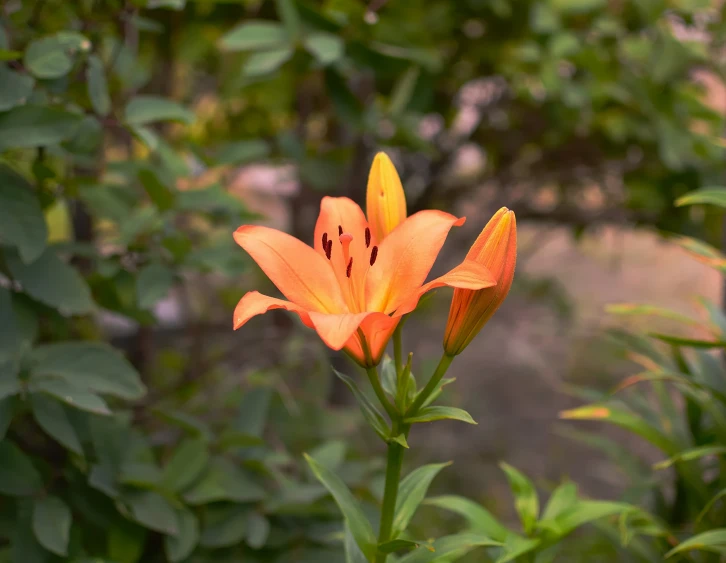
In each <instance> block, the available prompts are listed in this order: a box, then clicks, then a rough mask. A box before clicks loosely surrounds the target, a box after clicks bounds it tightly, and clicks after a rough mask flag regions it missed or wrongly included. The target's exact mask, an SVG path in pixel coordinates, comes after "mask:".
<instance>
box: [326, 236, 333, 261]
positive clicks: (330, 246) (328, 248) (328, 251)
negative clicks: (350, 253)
mask: <svg viewBox="0 0 726 563" xmlns="http://www.w3.org/2000/svg"><path fill="white" fill-rule="evenodd" d="M332 252H333V241H332V240H329V241H328V245H327V246H326V247H325V256H327V258H328V260H330V256H331V254H332Z"/></svg>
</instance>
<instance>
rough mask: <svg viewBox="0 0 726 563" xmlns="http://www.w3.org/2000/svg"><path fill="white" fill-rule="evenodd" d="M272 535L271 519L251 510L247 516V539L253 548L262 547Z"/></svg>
mask: <svg viewBox="0 0 726 563" xmlns="http://www.w3.org/2000/svg"><path fill="white" fill-rule="evenodd" d="M269 535H270V521H269V520H268V519H267V518H265V517H264V516H262V514H259V513H257V512H251V513H250V515H249V517H248V518H247V535H246V536H245V541H246V542H247V545H249V546H250V547H251V548H252V549H262V548H263V547H264V546H265V543H266V542H267V537H268V536H269Z"/></svg>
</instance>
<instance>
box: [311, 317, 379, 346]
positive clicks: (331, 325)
mask: <svg viewBox="0 0 726 563" xmlns="http://www.w3.org/2000/svg"><path fill="white" fill-rule="evenodd" d="M369 318H370V319H371V321H368V322H366V320H367V319H369ZM381 318H383V319H388V320H390V317H389V316H388V315H384V314H383V313H376V312H366V313H343V314H338V315H326V314H324V313H310V320H311V321H312V323H313V326H314V328H315V330H316V331H317V333H318V335H319V336H320V338H321V339H322V340H323V342H325V345H326V346H328V347H329V348H332V349H333V350H340V349H341V348H343V346H345V344H346V342H348V340H350V338H351V336H353V335H354V334H355V333H356V332H357V331H358V328H359V327H360V328H363V326H362V325H366V326H368V325H371V324H373V325H375V323H374V322H373V321H374V320H375V319H378V320H379V321H380V320H381Z"/></svg>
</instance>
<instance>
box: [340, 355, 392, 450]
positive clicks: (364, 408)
mask: <svg viewBox="0 0 726 563" xmlns="http://www.w3.org/2000/svg"><path fill="white" fill-rule="evenodd" d="M333 372H334V373H335V375H337V376H338V377H339V378H340V379H341V380H342V381H343V383H345V384H346V385H347V386H348V389H350V390H351V391H352V392H353V395H354V396H355V399H356V401H358V406H359V407H360V410H361V412H362V413H363V416H364V417H365V419H366V421H367V422H368V424H370V425H371V428H373V430H375V431H376V433H377V434H378V435H379V436H380V437H381V438H383V439H384V440H388V435H389V433H390V430H389V429H388V424H386V420H385V419H384V418H383V415H381V413H380V412H379V410H378V409H377V408H376V407H375V405H374V404H373V403H372V402H371V401H370V400H369V399H368V397H366V396H365V395H364V394H363V393H362V392H361V390H360V389H359V388H358V386H357V385H356V384H355V381H353V380H352V379H351V378H350V377H348V376H347V375H344V374H342V373H340V372H339V371H337V370H335V369H333Z"/></svg>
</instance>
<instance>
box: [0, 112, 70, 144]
mask: <svg viewBox="0 0 726 563" xmlns="http://www.w3.org/2000/svg"><path fill="white" fill-rule="evenodd" d="M82 119H83V116H81V115H79V114H76V113H71V112H68V111H64V110H61V109H57V108H53V107H48V106H31V105H24V106H18V107H15V108H13V109H11V110H10V111H6V112H3V113H0V151H4V150H7V149H26V148H31V147H44V146H48V145H55V144H58V143H60V142H61V141H65V140H66V139H70V138H71V137H73V135H75V133H76V130H77V128H78V127H79V125H80V124H81V121H82Z"/></svg>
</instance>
